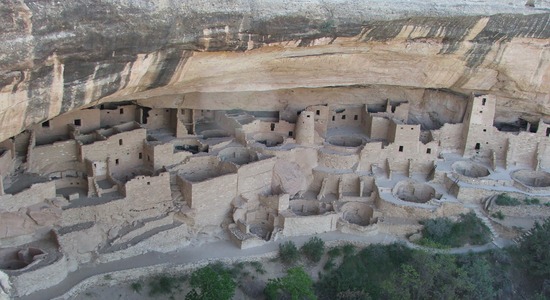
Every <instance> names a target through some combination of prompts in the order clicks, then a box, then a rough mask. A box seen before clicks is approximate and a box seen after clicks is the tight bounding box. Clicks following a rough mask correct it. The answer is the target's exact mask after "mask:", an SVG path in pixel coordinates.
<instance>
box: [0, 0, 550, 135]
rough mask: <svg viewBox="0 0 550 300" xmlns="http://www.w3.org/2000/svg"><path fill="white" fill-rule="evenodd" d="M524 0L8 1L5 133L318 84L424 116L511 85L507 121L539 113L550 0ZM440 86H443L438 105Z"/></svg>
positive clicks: (2, 52) (0, 124) (280, 102)
mask: <svg viewBox="0 0 550 300" xmlns="http://www.w3.org/2000/svg"><path fill="white" fill-rule="evenodd" d="M524 4H525V3H524V1H511V2H509V3H504V2H502V3H501V2H499V1H436V0H432V1H405V2H398V3H395V2H392V3H387V1H359V0H349V1H283V2H281V1H270V0H261V1H252V0H241V1H224V2H204V1H186V2H180V1H169V0H165V1H125V0H109V1H101V2H97V1H64V2H60V1H23V0H11V1H8V2H3V3H2V4H1V5H0V8H1V11H2V14H1V18H2V22H0V24H1V25H0V32H1V33H0V36H1V38H2V44H1V45H0V103H1V106H0V140H4V139H5V138H8V137H11V136H14V135H15V134H17V133H19V132H20V131H22V130H24V129H25V128H28V127H29V126H30V125H32V124H35V123H38V122H41V121H44V120H47V119H51V118H53V117H54V116H56V115H59V114H62V113H64V112H67V111H70V110H74V109H77V108H81V107H84V106H88V105H91V104H97V103H99V102H103V101H109V102H116V101H123V100H134V99H147V100H143V103H141V104H143V105H148V106H155V105H158V106H159V107H174V108H175V107H182V106H184V107H188V108H205V109H208V108H212V107H216V108H217V109H225V107H232V108H239V107H244V106H246V107H248V108H250V109H252V110H276V109H278V108H280V107H284V106H286V105H293V104H294V103H299V102H301V103H302V104H303V103H304V102H307V101H311V100H312V99H314V98H318V97H325V98H330V97H338V98H339V99H340V101H344V102H358V101H359V99H364V98H366V96H367V95H368V96H369V101H373V102H376V101H380V103H383V100H385V99H386V98H391V99H396V98H401V99H403V100H408V101H409V102H410V103H411V105H412V108H411V114H412V118H413V119H414V118H416V119H417V120H418V121H420V122H422V123H423V124H425V126H427V127H437V125H438V124H442V123H445V122H449V121H453V120H452V119H453V118H455V119H456V117H455V116H456V115H457V114H460V113H461V112H463V111H464V103H465V101H464V99H465V97H464V95H466V94H468V93H469V92H471V91H483V92H491V93H493V94H496V95H497V96H498V97H499V101H500V103H499V105H498V108H499V110H498V111H497V122H498V121H502V122H513V121H516V120H517V119H518V117H524V118H526V119H529V120H535V119H536V118H537V117H540V116H541V115H544V114H548V106H547V105H546V103H548V101H549V100H550V96H549V94H550V86H549V85H548V84H545V83H547V82H548V81H549V79H550V59H549V57H550V50H549V48H548V39H549V37H550V30H549V29H548V28H549V27H550V26H548V25H549V23H550V14H548V8H549V7H550V2H549V1H547V0H542V1H537V3H536V5H535V8H530V7H525V6H524ZM330 87H338V88H332V89H331V88H330ZM274 91H275V92H276V93H273V92H274ZM430 91H431V92H430ZM434 91H435V92H438V93H440V94H442V95H443V94H444V96H441V95H440V96H439V97H436V98H437V102H439V103H438V105H435V106H431V105H429V104H428V103H432V101H433V100H434V97H433V95H431V94H430V93H433V92H434ZM427 92H428V94H426V93H427ZM308 95H309V96H308ZM250 100H254V101H250ZM302 104H300V105H301V106H303V105H302ZM439 104H440V105H439ZM250 106H252V107H250ZM426 108H428V111H427V112H425V113H424V114H423V113H421V112H422V111H423V110H425V109H426Z"/></svg>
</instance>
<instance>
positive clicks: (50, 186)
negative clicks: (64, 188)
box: [0, 181, 55, 212]
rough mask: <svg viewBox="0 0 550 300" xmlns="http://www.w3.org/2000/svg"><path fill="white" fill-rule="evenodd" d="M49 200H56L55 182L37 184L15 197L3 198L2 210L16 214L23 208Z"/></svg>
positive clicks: (0, 204)
mask: <svg viewBox="0 0 550 300" xmlns="http://www.w3.org/2000/svg"><path fill="white" fill-rule="evenodd" d="M49 198H55V182H53V181H49V182H43V183H35V184H33V185H32V186H31V187H30V188H28V189H26V190H24V191H22V192H20V193H17V194H15V195H10V194H7V195H4V196H1V197H0V210H5V211H8V212H15V211H18V210H19V209H21V208H25V207H29V206H31V205H34V204H38V203H42V202H44V200H45V199H49Z"/></svg>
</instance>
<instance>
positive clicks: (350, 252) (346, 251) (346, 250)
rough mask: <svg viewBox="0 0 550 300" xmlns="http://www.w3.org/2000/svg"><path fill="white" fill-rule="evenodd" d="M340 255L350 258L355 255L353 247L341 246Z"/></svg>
mask: <svg viewBox="0 0 550 300" xmlns="http://www.w3.org/2000/svg"><path fill="white" fill-rule="evenodd" d="M342 253H343V254H344V256H351V255H353V254H355V246H354V245H353V244H349V243H348V244H345V245H344V246H342Z"/></svg>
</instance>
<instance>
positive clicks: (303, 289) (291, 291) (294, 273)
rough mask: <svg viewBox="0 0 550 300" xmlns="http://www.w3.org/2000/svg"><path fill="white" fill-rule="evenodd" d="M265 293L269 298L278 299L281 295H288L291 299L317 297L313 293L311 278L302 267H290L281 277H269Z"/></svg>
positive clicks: (311, 298)
mask: <svg viewBox="0 0 550 300" xmlns="http://www.w3.org/2000/svg"><path fill="white" fill-rule="evenodd" d="M265 294H266V296H267V299H270V300H271V299H273V300H274V299H280V297H281V296H283V297H285V296H290V298H291V299H293V300H294V299H300V300H302V299H310V300H316V299H317V297H316V296H315V294H314V293H313V280H311V277H309V275H308V274H307V273H306V272H305V271H304V269H303V268H302V267H294V268H290V269H289V270H288V272H287V275H286V276H284V277H282V278H276V279H269V281H268V283H267V285H266V287H265ZM285 298H287V297H285Z"/></svg>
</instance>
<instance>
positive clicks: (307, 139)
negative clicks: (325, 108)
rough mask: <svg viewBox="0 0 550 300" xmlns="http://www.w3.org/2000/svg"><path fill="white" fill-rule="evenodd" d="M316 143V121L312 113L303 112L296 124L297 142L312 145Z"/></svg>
mask: <svg viewBox="0 0 550 300" xmlns="http://www.w3.org/2000/svg"><path fill="white" fill-rule="evenodd" d="M314 141H315V120H314V116H313V112H312V111H303V112H302V113H301V114H300V115H299V116H298V121H297V122H296V142H297V143H298V144H300V145H311V144H313V142H314Z"/></svg>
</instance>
